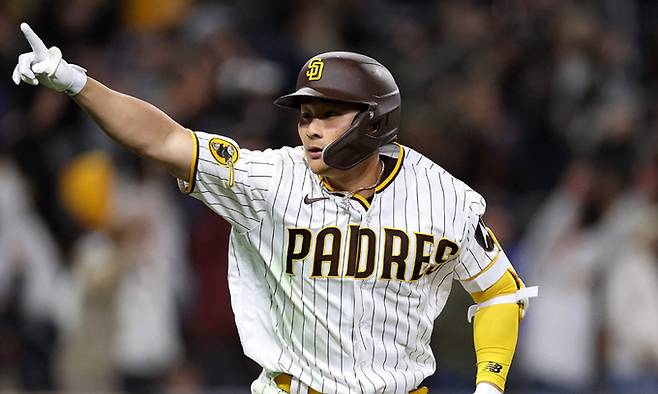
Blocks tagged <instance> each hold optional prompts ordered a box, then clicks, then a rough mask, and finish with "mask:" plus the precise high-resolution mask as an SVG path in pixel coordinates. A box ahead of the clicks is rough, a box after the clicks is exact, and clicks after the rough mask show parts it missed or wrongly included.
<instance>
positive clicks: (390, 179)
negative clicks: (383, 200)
mask: <svg viewBox="0 0 658 394" xmlns="http://www.w3.org/2000/svg"><path fill="white" fill-rule="evenodd" d="M394 144H395V145H397V146H398V148H400V154H399V155H398V161H397V162H396V163H395V167H393V171H391V173H390V174H388V176H387V177H386V179H384V180H383V181H382V182H381V183H380V184H379V185H377V186H376V187H375V193H379V192H380V191H382V190H384V188H385V187H386V186H388V185H389V184H390V183H391V182H393V179H395V177H396V176H397V175H398V173H400V168H402V161H403V160H404V148H403V147H402V145H400V144H398V143H397V142H394Z"/></svg>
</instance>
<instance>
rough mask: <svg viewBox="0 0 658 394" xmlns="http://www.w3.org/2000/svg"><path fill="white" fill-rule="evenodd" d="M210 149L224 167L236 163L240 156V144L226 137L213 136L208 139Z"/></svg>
mask: <svg viewBox="0 0 658 394" xmlns="http://www.w3.org/2000/svg"><path fill="white" fill-rule="evenodd" d="M208 150H209V151H210V153H211V154H212V157H213V158H214V159H215V160H216V161H217V163H219V165H221V166H224V167H230V166H233V165H235V164H236V163H237V162H238V159H239V158H240V148H239V147H238V144H237V143H235V141H230V140H228V139H225V138H220V137H215V138H211V139H210V141H208Z"/></svg>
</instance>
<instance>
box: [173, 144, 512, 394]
mask: <svg viewBox="0 0 658 394" xmlns="http://www.w3.org/2000/svg"><path fill="white" fill-rule="evenodd" d="M195 134H196V136H197V138H198V146H199V152H198V160H197V170H196V173H195V179H194V184H193V186H194V190H192V191H191V195H192V196H193V197H195V198H197V199H199V200H201V201H203V202H204V203H205V204H206V205H208V207H209V208H210V209H212V210H213V211H215V212H217V213H218V214H220V215H222V216H223V217H224V218H226V219H227V220H228V221H229V222H230V223H231V224H232V225H233V231H232V233H231V239H230V244H229V245H230V249H231V250H230V253H229V260H230V264H229V273H228V277H229V287H230V290H231V296H232V297H231V302H232V307H233V311H234V313H235V318H236V324H237V326H238V330H239V333H240V338H241V341H242V343H243V346H244V350H245V354H246V355H247V356H249V357H250V358H252V359H254V360H255V361H256V362H258V363H259V364H260V365H261V366H263V368H264V370H265V371H267V372H271V373H279V372H285V373H288V374H290V375H293V376H295V377H296V378H297V379H299V380H300V381H302V382H304V383H305V384H307V385H308V386H310V387H313V388H315V389H316V390H319V391H321V392H325V393H349V392H353V393H384V392H385V393H405V392H408V391H410V390H412V389H414V388H416V387H417V386H418V385H419V384H420V383H421V382H422V380H423V379H424V378H426V377H427V376H429V375H431V374H432V373H434V370H435V367H436V362H435V359H434V356H433V354H432V352H431V349H430V344H429V342H430V337H431V333H432V326H433V322H434V320H435V319H436V317H437V316H438V315H439V314H440V312H441V310H442V309H443V306H444V304H445V302H446V299H447V297H448V294H449V292H450V290H451V286H452V279H458V280H472V281H477V278H475V279H471V277H472V276H474V275H477V273H479V272H481V271H482V270H483V268H484V267H487V265H488V263H489V262H490V261H491V260H492V259H493V258H494V257H495V255H496V254H497V253H499V252H500V251H499V250H493V251H491V252H486V251H484V250H483V249H482V248H481V247H479V246H478V244H477V243H476V242H474V237H473V234H474V232H475V231H476V230H477V223H478V220H479V218H480V216H481V215H482V214H483V213H484V209H485V203H484V200H483V199H482V197H481V196H480V195H479V194H477V193H476V192H474V191H473V190H472V189H470V188H469V187H468V186H466V185H465V184H464V183H462V182H461V181H459V180H457V179H455V178H453V177H452V176H451V175H450V174H448V173H447V172H446V171H445V170H443V169H442V168H441V167H439V166H438V165H436V164H435V163H433V162H431V161H430V160H429V159H427V158H425V157H424V156H422V155H420V154H419V153H417V152H415V151H413V150H412V149H409V148H406V147H400V146H398V145H388V146H386V147H383V148H382V150H381V153H382V154H383V155H386V156H390V157H393V158H397V160H398V162H401V166H400V168H399V170H398V172H397V174H396V175H395V177H394V178H393V180H392V182H391V183H390V184H388V185H387V186H386V187H384V188H383V189H381V190H379V191H378V192H377V193H376V194H375V195H374V196H373V199H372V202H371V205H370V207H369V209H368V208H367V207H366V206H364V205H363V204H362V203H361V202H359V201H357V200H356V199H347V198H345V197H342V196H337V195H334V194H331V193H330V192H329V191H328V190H327V189H325V188H324V187H323V186H322V185H321V182H320V180H319V178H318V177H317V176H316V175H314V174H313V173H312V172H311V171H310V170H309V168H308V166H307V165H306V163H305V161H304V159H303V152H302V150H301V149H300V148H288V147H286V148H282V149H278V150H266V151H249V150H245V149H242V150H240V156H239V159H238V160H237V162H236V163H234V166H235V168H234V172H235V179H234V184H233V186H232V187H229V184H228V182H229V181H228V180H229V178H230V176H229V175H230V174H229V171H230V169H229V168H228V167H227V166H224V165H221V164H219V163H218V162H217V161H216V160H215V159H214V158H213V156H212V154H211V153H210V152H209V143H208V142H209V140H210V139H211V138H213V137H216V136H215V135H211V134H206V133H195ZM222 138H223V137H222ZM226 140H228V139H226ZM229 141H230V140H229ZM231 142H232V141H231ZM236 146H237V145H236ZM402 149H404V156H403V157H404V158H403V159H402V158H401V152H402ZM183 184H184V182H183ZM182 186H185V185H182ZM305 195H308V196H309V197H313V198H316V197H326V199H324V200H319V201H317V202H314V203H312V204H305V203H304V202H303V197H304V196H305ZM366 205H367V204H366ZM350 225H353V226H360V227H359V228H361V229H370V230H372V232H373V233H374V234H375V236H376V238H375V239H374V242H375V244H374V256H375V260H374V270H373V274H372V275H370V276H369V277H368V278H365V279H354V278H353V277H349V276H345V270H346V267H347V258H348V255H349V254H350V253H349V242H348V236H349V235H350V229H349V228H350V227H349V226H350ZM299 228H302V229H308V230H309V231H310V234H312V237H313V238H312V239H311V241H310V249H309V251H308V253H307V254H306V256H305V257H303V258H301V259H299V260H293V261H292V264H293V270H292V272H293V274H288V273H286V258H287V257H286V253H287V251H288V247H289V245H288V243H289V242H293V241H290V240H289V239H288V231H289V229H299ZM327 228H337V229H338V230H339V231H340V235H338V233H335V234H334V233H332V232H335V231H336V230H331V231H332V232H330V233H328V234H329V235H327V236H326V237H325V238H324V240H325V241H324V246H323V249H319V251H316V248H318V247H322V245H321V246H318V243H319V242H317V238H316V236H317V234H318V233H319V232H320V231H321V230H323V229H327ZM385 228H389V229H399V230H401V231H402V232H403V233H404V234H406V236H407V237H408V245H409V248H408V250H402V249H401V248H400V245H401V243H398V244H396V243H395V241H391V242H393V244H392V245H394V246H391V248H389V251H391V250H392V252H390V253H393V255H399V254H405V253H406V258H405V259H404V260H403V261H402V262H399V261H397V260H394V262H392V263H390V264H389V265H390V267H391V272H392V275H391V279H383V278H382V274H383V271H382V270H384V265H383V264H382V261H383V259H384V258H385V256H384V255H385V253H384V246H385V242H386V237H385V236H384V235H385V232H384V229H385ZM357 229H358V228H357ZM391 231H392V230H391ZM416 233H418V234H428V235H431V236H432V237H433V242H432V243H427V244H425V243H422V244H421V245H424V248H423V250H415V248H416V245H417V243H416V239H415V234H416ZM332 234H333V235H332ZM356 234H359V232H358V231H357V232H356ZM359 237H360V236H359ZM366 239H369V238H366ZM391 239H393V238H391ZM441 239H447V240H449V241H450V242H453V243H454V245H455V251H454V253H453V251H452V250H451V249H447V251H444V250H441V255H439V256H437V254H438V253H437V250H438V249H439V248H438V242H439V240H441ZM399 242H402V241H399ZM356 245H357V247H358V248H357V251H356V256H358V257H357V262H356V267H357V269H361V268H362V267H366V268H367V267H368V265H367V264H366V263H367V261H366V259H365V256H367V255H368V254H369V248H370V247H369V246H368V247H365V245H366V244H363V245H360V244H359V243H357V244H356ZM395 245H398V246H395ZM457 248H458V249H459V250H458V251H457ZM291 250H296V249H294V248H293V249H291ZM332 251H333V252H332ZM443 252H445V253H448V254H447V255H446V256H450V258H449V259H448V260H447V261H445V260H442V257H443ZM316 253H320V255H327V256H330V257H328V259H330V258H331V256H334V253H338V254H339V256H340V257H339V259H338V262H339V264H338V276H337V277H329V276H328V274H329V272H330V270H331V269H332V267H333V266H332V264H333V263H332V260H327V261H323V262H322V263H321V265H320V268H321V272H322V275H320V276H312V273H313V272H314V271H313V268H314V267H313V265H314V263H317V264H320V262H314V259H315V255H316ZM417 256H421V257H422V256H430V257H429V258H430V261H429V263H430V264H429V265H427V266H424V267H422V269H423V271H421V272H424V270H425V269H429V268H431V267H432V266H434V267H435V268H434V270H433V272H431V273H430V274H425V275H423V276H421V277H420V279H418V280H409V279H410V278H411V276H412V272H413V269H414V262H415V261H416V258H417ZM389 257H390V256H389ZM439 260H441V264H442V265H437V262H438V261H439ZM423 264H425V263H423ZM398 268H399V269H400V270H403V271H404V277H405V280H400V279H398V278H397V274H396V273H397V269H398ZM263 376H266V375H262V377H261V378H259V382H260V383H263V384H265V385H266V384H268V383H267V382H268V380H267V378H266V377H263ZM263 379H264V380H263ZM261 380H262V381H261ZM254 387H263V386H262V385H261V386H258V385H254ZM256 392H260V391H256Z"/></svg>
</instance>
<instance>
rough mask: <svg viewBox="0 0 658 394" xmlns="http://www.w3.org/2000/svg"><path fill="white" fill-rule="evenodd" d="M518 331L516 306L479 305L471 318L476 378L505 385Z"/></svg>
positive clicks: (517, 309) (503, 387) (501, 388)
mask: <svg viewBox="0 0 658 394" xmlns="http://www.w3.org/2000/svg"><path fill="white" fill-rule="evenodd" d="M518 333H519V306H518V305H517V304H497V305H491V306H488V307H486V308H482V309H481V310H480V311H478V312H477V313H476V315H475V320H474V321H473V343H474V345H475V354H476V356H477V379H476V384H477V383H480V382H489V383H492V384H494V385H496V386H497V387H498V388H499V389H500V390H501V391H503V390H504V389H505V380H506V379H507V373H508V372H509V368H510V365H511V364H512V357H513V356H514V351H515V349H516V341H517V338H518Z"/></svg>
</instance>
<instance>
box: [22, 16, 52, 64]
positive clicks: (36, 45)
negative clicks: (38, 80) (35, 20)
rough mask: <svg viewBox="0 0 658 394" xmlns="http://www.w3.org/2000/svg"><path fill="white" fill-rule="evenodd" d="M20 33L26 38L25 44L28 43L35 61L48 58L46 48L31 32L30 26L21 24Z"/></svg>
mask: <svg viewBox="0 0 658 394" xmlns="http://www.w3.org/2000/svg"><path fill="white" fill-rule="evenodd" d="M21 31H22V32H23V34H24V35H25V38H27V42H29V43H30V46H31V47H32V50H33V51H34V55H35V60H37V61H39V60H45V59H46V57H47V56H48V48H46V45H45V44H44V43H43V41H41V39H40V38H39V36H37V34H36V33H35V32H34V31H33V30H32V28H31V27H30V25H28V24H27V23H25V22H23V23H21Z"/></svg>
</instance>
